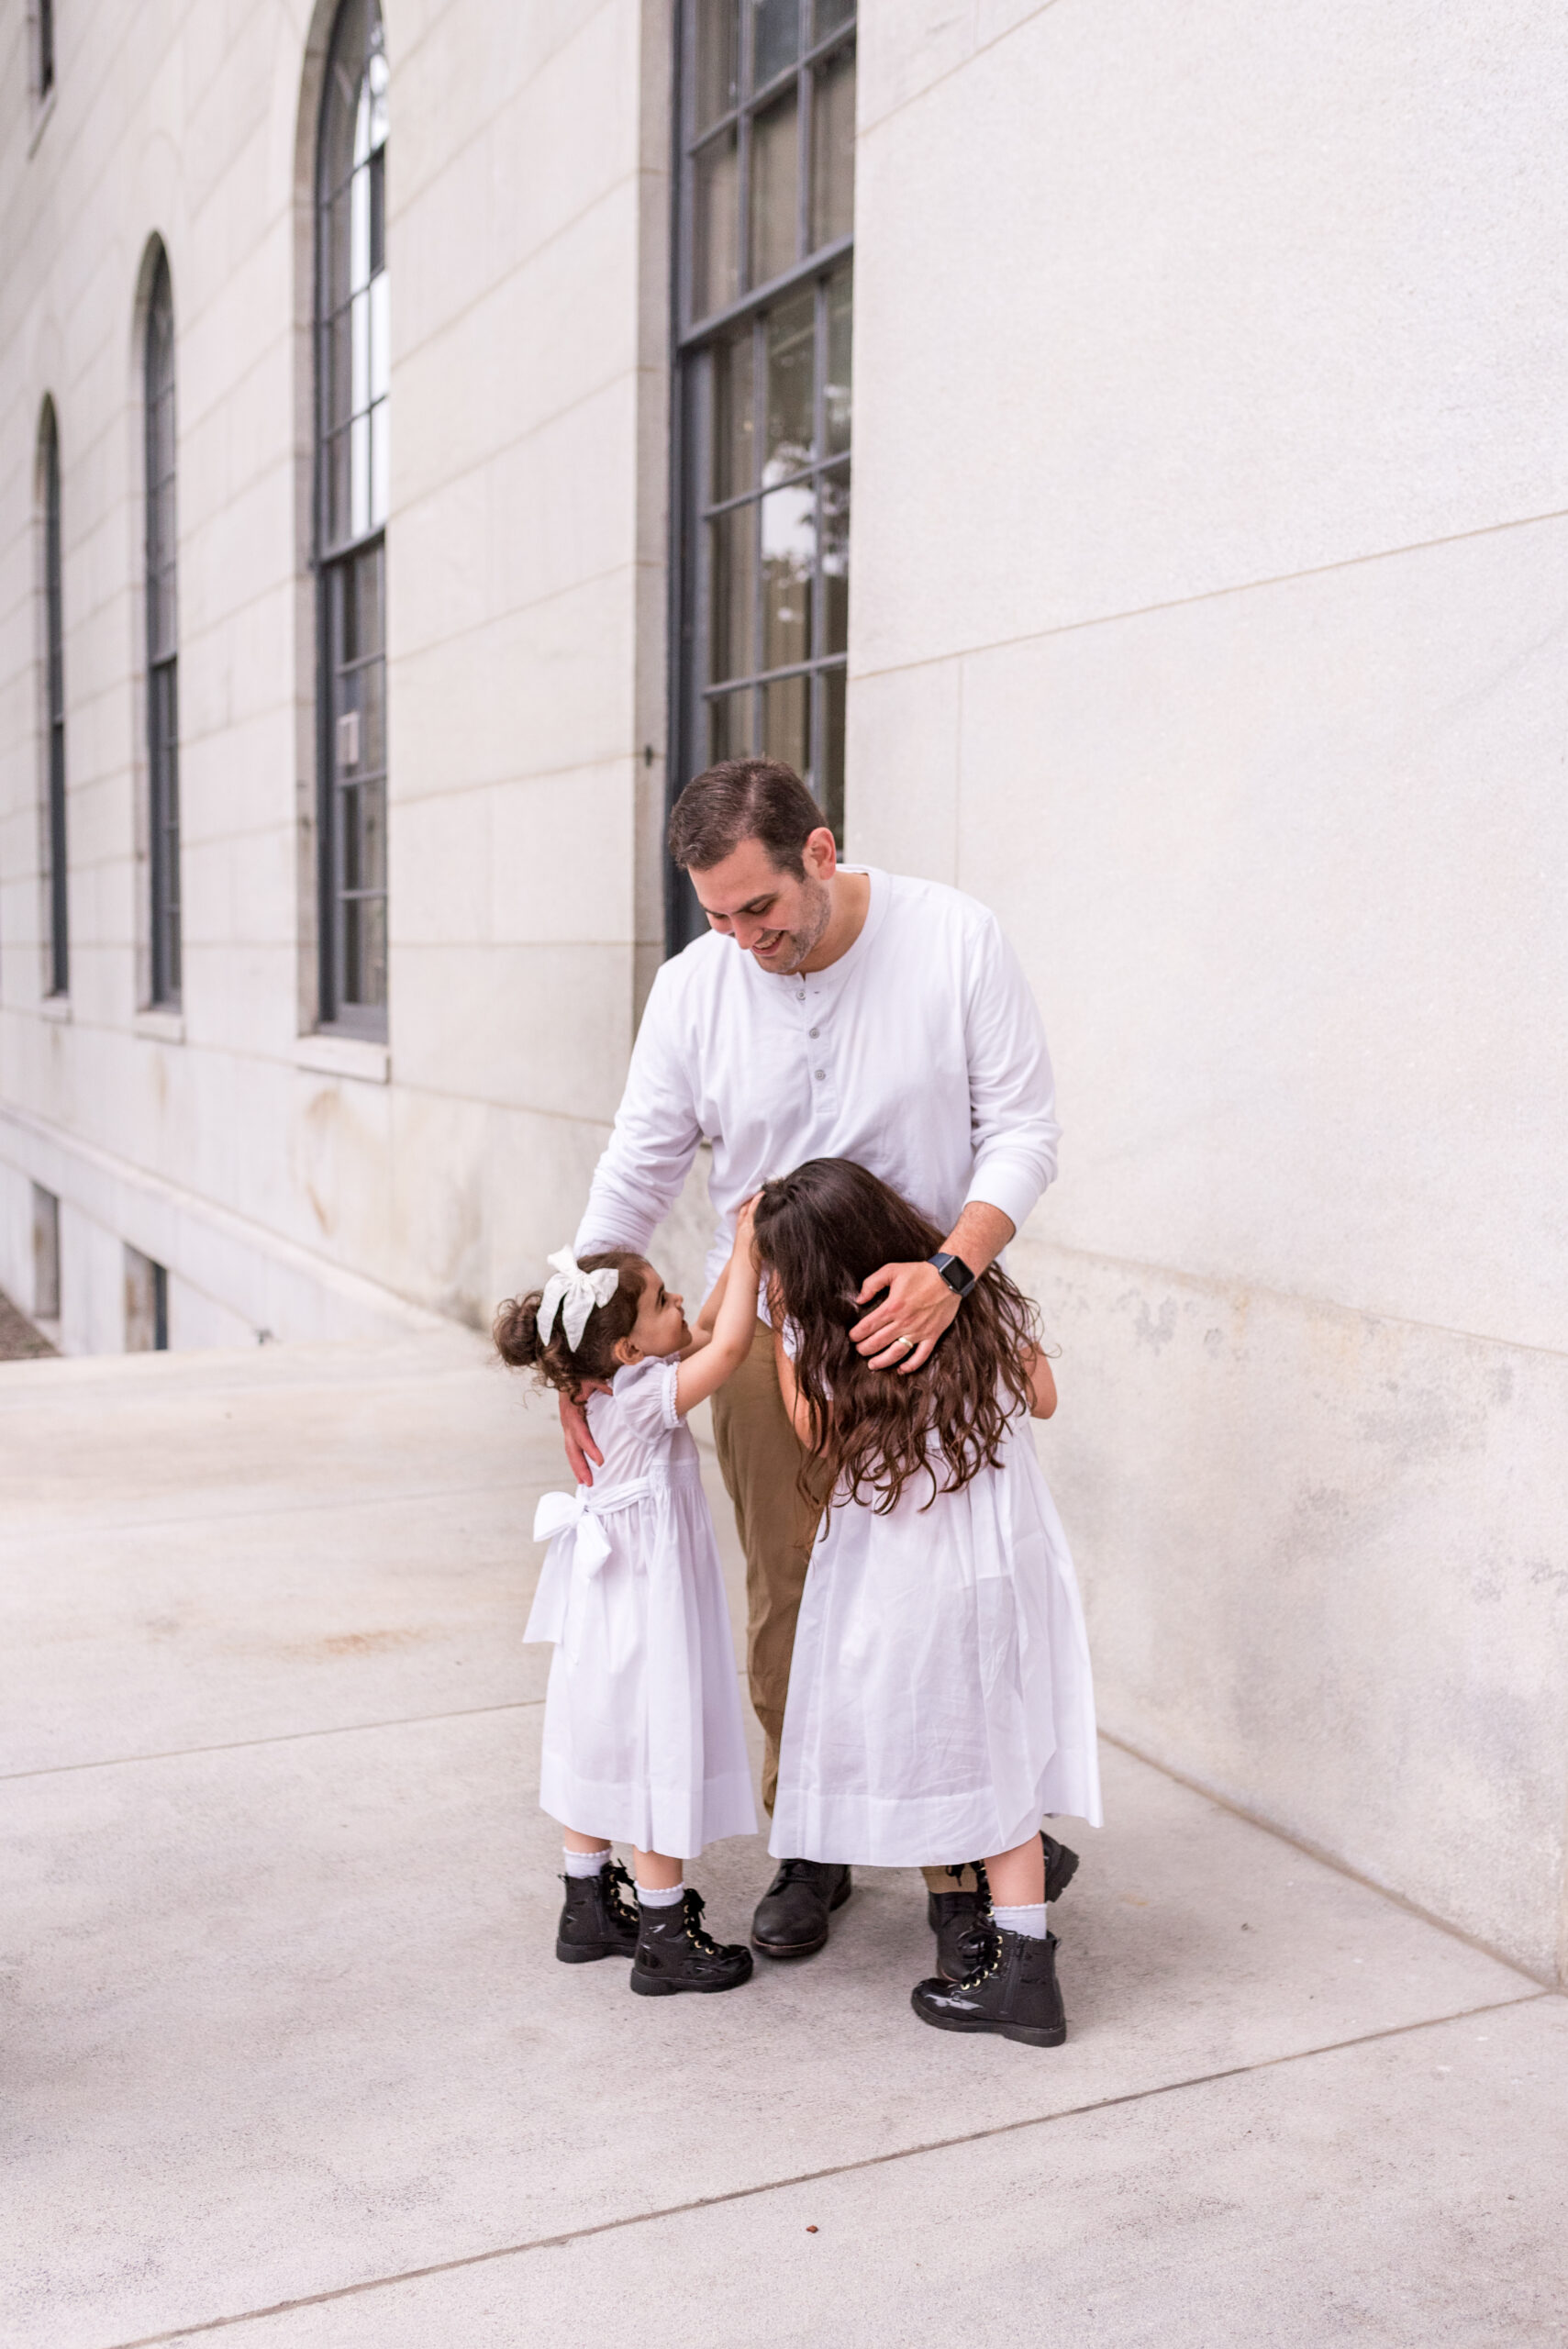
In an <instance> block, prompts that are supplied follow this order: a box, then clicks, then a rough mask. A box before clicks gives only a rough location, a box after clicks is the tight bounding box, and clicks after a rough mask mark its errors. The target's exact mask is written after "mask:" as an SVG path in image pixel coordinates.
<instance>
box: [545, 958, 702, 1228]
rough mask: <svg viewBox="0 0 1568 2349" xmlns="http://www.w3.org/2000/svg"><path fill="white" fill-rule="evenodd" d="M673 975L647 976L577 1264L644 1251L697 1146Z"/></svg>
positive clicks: (665, 969)
mask: <svg viewBox="0 0 1568 2349" xmlns="http://www.w3.org/2000/svg"><path fill="white" fill-rule="evenodd" d="M672 973H673V964H671V963H663V964H662V966H661V968H660V970H659V972H658V974H657V975H656V976H655V978H654V981H653V986H652V989H651V993H650V995H649V997H648V1004H647V1008H645V1010H644V1012H643V1015H642V1024H641V1026H640V1027H639V1030H638V1031H637V1041H636V1042H635V1043H634V1044H633V1046H632V1048H631V1063H630V1066H629V1067H628V1070H627V1073H626V1087H625V1090H624V1091H623V1092H622V1094H621V1099H620V1108H618V1109H617V1111H616V1121H615V1125H614V1128H613V1129H612V1130H611V1133H610V1138H609V1141H607V1142H606V1145H605V1149H604V1152H603V1153H602V1155H601V1157H600V1159H599V1163H598V1164H597V1166H595V1169H594V1179H593V1181H592V1183H591V1184H590V1185H589V1186H588V1204H587V1206H586V1207H585V1208H584V1210H583V1220H582V1222H581V1223H580V1224H579V1225H578V1227H577V1238H576V1241H575V1242H574V1251H575V1253H576V1255H577V1258H578V1260H579V1262H581V1260H582V1259H583V1257H584V1255H591V1254H593V1253H594V1252H595V1251H596V1250H598V1249H601V1248H636V1249H639V1250H640V1249H643V1248H646V1247H647V1245H648V1243H649V1241H650V1240H651V1238H652V1237H653V1233H654V1230H655V1229H656V1227H657V1226H658V1225H659V1224H661V1223H662V1221H663V1219H664V1218H665V1216H666V1215H668V1213H669V1212H670V1209H671V1208H672V1207H673V1205H674V1203H675V1201H676V1199H677V1198H679V1197H680V1194H681V1186H682V1184H683V1183H684V1181H685V1179H686V1176H687V1175H688V1174H689V1173H690V1172H691V1164H692V1161H693V1159H694V1158H695V1156H696V1152H697V1144H698V1142H700V1141H701V1140H702V1128H701V1126H700V1125H699V1123H698V1121H697V1115H696V1110H695V1106H694V1103H693V1099H692V1087H691V1078H690V1074H689V1069H688V1064H687V1063H688V1060H689V1055H688V1054H686V1053H684V1052H682V1051H681V1049H680V1037H679V1034H678V1030H677V1018H676V992H675V982H674V980H673V977H672Z"/></svg>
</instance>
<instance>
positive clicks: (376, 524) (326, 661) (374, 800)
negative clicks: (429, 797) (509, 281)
mask: <svg viewBox="0 0 1568 2349" xmlns="http://www.w3.org/2000/svg"><path fill="white" fill-rule="evenodd" d="M387 80H388V74H387V62H386V50H385V44H384V38H383V33H382V23H381V12H380V9H379V8H378V6H376V0H344V5H343V6H342V7H341V8H340V9H339V12H338V19H337V23H336V25H335V27H334V28H333V34H332V46H331V50H330V53H329V56H328V67H327V84H326V89H325V91H324V93H323V96H322V104H321V129H320V140H319V146H318V150H317V278H316V283H317V468H316V479H317V519H316V528H317V575H318V583H319V590H320V634H321V681H320V716H321V749H320V753H319V756H320V763H321V778H322V785H321V803H320V818H319V820H320V867H321V983H320V984H321V1013H320V1016H321V1020H322V1023H323V1024H324V1025H335V1026H341V1027H346V1028H352V1029H356V1030H360V1031H361V1032H369V1033H375V1034H380V1033H382V1032H384V1027H385V1018H386V1008H385V1007H386V548H385V539H384V529H385V523H386V507H387V485H388V480H389V472H390V444H389V441H388V438H387V423H388V398H387V394H388V387H389V382H390V374H391V367H390V355H391V352H390V340H389V325H390V314H389V310H388V296H387V277H386V131H387Z"/></svg>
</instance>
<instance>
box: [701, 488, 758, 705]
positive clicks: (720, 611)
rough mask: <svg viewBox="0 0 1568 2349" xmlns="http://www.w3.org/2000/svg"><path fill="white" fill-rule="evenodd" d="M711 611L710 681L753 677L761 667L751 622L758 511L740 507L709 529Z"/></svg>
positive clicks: (722, 516) (715, 522) (733, 509)
mask: <svg viewBox="0 0 1568 2349" xmlns="http://www.w3.org/2000/svg"><path fill="white" fill-rule="evenodd" d="M707 527H708V548H709V555H710V561H711V565H712V568H711V570H710V572H709V574H708V577H709V596H710V599H711V601H710V610H709V620H708V677H709V679H710V681H711V682H712V683H713V684H714V685H719V684H721V683H722V682H723V680H724V679H725V678H726V677H749V676H750V675H751V673H752V670H753V668H754V666H755V659H754V655H753V653H752V649H751V647H752V636H751V620H752V614H753V612H754V610H755V606H756V569H755V561H754V556H753V552H752V549H753V546H754V543H755V537H756V529H757V509H756V507H755V506H738V507H733V508H732V509H731V511H730V512H729V513H728V514H721V515H719V516H718V518H717V520H716V521H712V522H710V523H709V524H708V526H707Z"/></svg>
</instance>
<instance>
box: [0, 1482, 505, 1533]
mask: <svg viewBox="0 0 1568 2349" xmlns="http://www.w3.org/2000/svg"><path fill="white" fill-rule="evenodd" d="M543 1490H544V1487H543V1486H535V1485H531V1484H522V1485H517V1484H511V1483H507V1482H502V1483H500V1484H495V1483H491V1484H487V1485H432V1486H430V1488H429V1490H428V1491H425V1490H420V1491H417V1492H410V1493H388V1492H385V1491H383V1492H376V1493H350V1494H349V1495H347V1496H346V1497H345V1496H344V1495H343V1494H341V1493H339V1494H337V1495H336V1496H334V1497H328V1498H325V1499H317V1500H312V1501H263V1502H261V1503H259V1504H258V1505H257V1507H256V1508H214V1509H203V1510H199V1511H190V1512H187V1513H186V1514H185V1515H183V1516H179V1517H124V1518H116V1519H115V1520H114V1521H113V1522H112V1523H110V1524H108V1525H101V1524H96V1523H95V1524H93V1525H91V1526H90V1527H89V1529H88V1530H89V1531H91V1532H92V1533H93V1534H94V1535H95V1536H105V1535H106V1536H108V1537H109V1538H111V1539H113V1538H114V1537H116V1536H117V1535H119V1534H123V1533H168V1532H171V1531H173V1532H178V1531H181V1529H182V1528H184V1527H188V1526H215V1527H217V1529H219V1530H220V1531H221V1530H222V1528H223V1527H224V1526H227V1525H246V1524H249V1523H250V1521H251V1520H253V1519H255V1518H258V1517H318V1516H321V1515H323V1514H324V1513H325V1512H326V1511H328V1510H329V1509H350V1508H351V1509H359V1508H406V1507H407V1505H408V1503H409V1502H410V1501H466V1500H479V1499H483V1498H484V1497H486V1496H487V1495H489V1494H493V1493H500V1494H503V1495H505V1494H507V1493H515V1494H517V1496H518V1497H527V1495H528V1494H529V1493H532V1492H536V1491H543ZM41 1530H42V1529H41V1527H39V1526H25V1527H24V1528H23V1529H22V1531H21V1532H19V1533H17V1534H16V1535H15V1536H13V1537H12V1538H13V1539H14V1540H15V1542H16V1543H17V1548H18V1550H19V1549H20V1548H21V1546H22V1544H23V1543H24V1542H28V1543H30V1542H34V1541H35V1540H36V1539H37V1536H38V1534H39V1532H40V1531H41ZM80 1531H81V1529H80V1527H74V1526H73V1527H72V1528H70V1529H69V1530H68V1531H67V1532H65V1533H63V1534H61V1535H60V1536H59V1537H58V1538H59V1539H60V1540H61V1541H62V1542H63V1541H69V1540H71V1539H72V1538H73V1537H75V1536H78V1535H79V1534H80Z"/></svg>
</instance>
